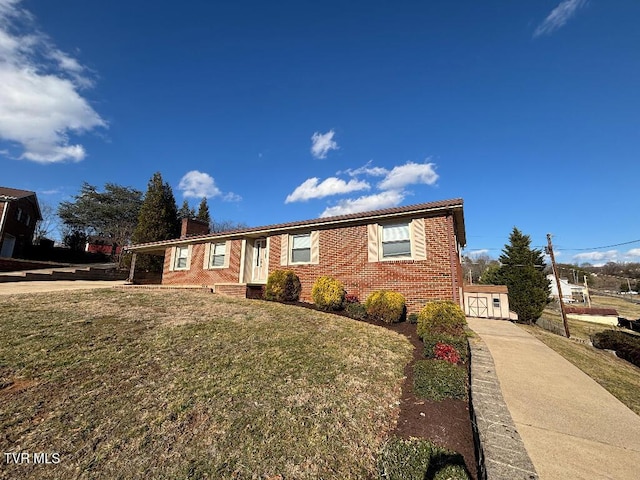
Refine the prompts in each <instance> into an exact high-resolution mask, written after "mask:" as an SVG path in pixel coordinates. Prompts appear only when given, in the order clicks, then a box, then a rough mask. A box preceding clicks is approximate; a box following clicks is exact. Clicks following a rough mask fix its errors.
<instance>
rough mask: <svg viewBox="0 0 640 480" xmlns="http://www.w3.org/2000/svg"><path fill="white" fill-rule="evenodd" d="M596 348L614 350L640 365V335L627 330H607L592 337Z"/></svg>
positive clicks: (623, 357)
mask: <svg viewBox="0 0 640 480" xmlns="http://www.w3.org/2000/svg"><path fill="white" fill-rule="evenodd" d="M591 342H592V343H593V346H594V347H596V348H601V349H607V350H614V351H615V352H616V355H617V356H618V357H620V358H622V359H624V360H626V361H627V362H630V363H633V364H634V365H635V366H636V367H640V337H638V336H637V335H632V334H630V333H626V332H616V331H615V330H605V331H603V332H599V333H596V334H595V335H593V336H592V337H591Z"/></svg>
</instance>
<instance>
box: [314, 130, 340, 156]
mask: <svg viewBox="0 0 640 480" xmlns="http://www.w3.org/2000/svg"><path fill="white" fill-rule="evenodd" d="M334 135H335V132H334V131H333V130H329V131H328V132H327V133H320V132H315V133H314V134H313V135H312V136H311V155H313V156H314V157H315V158H327V153H329V152H330V151H331V150H337V149H338V143H337V142H336V141H335V140H334V139H333V136H334Z"/></svg>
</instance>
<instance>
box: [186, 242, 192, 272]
mask: <svg viewBox="0 0 640 480" xmlns="http://www.w3.org/2000/svg"><path fill="white" fill-rule="evenodd" d="M192 255H193V245H189V247H187V270H190V269H191V256H192Z"/></svg>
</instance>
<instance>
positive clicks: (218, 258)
mask: <svg viewBox="0 0 640 480" xmlns="http://www.w3.org/2000/svg"><path fill="white" fill-rule="evenodd" d="M211 266H212V267H222V266H224V255H214V257H213V258H212V259H211Z"/></svg>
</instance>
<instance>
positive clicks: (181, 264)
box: [175, 247, 189, 270]
mask: <svg viewBox="0 0 640 480" xmlns="http://www.w3.org/2000/svg"><path fill="white" fill-rule="evenodd" d="M188 257H189V247H176V257H175V269H176V270H180V269H182V270H186V268H187V258H188Z"/></svg>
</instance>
